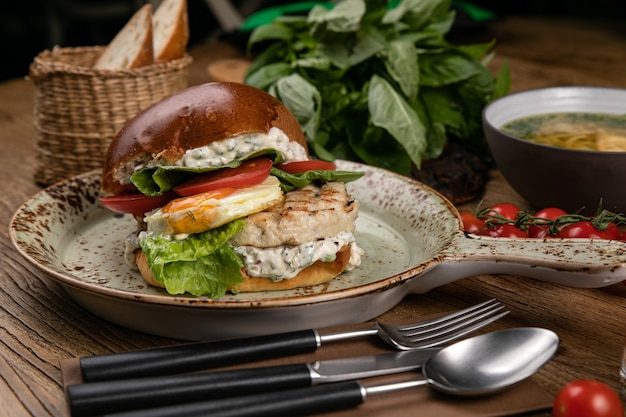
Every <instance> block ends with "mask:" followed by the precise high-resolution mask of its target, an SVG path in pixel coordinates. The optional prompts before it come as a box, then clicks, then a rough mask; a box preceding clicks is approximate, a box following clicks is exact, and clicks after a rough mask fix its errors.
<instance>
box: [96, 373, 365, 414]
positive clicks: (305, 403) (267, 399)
mask: <svg viewBox="0 0 626 417" xmlns="http://www.w3.org/2000/svg"><path fill="white" fill-rule="evenodd" d="M364 400H365V394H364V388H363V386H362V385H361V383H359V382H358V381H350V382H341V383H334V384H324V385H317V386H314V387H310V388H299V389H293V390H288V391H275V392H271V393H265V394H257V395H249V396H244V397H233V398H225V399H221V400H215V401H202V402H197V403H188V404H179V405H175V406H170V407H162V408H150V409H144V410H136V411H129V412H123V413H117V414H106V415H104V416H103V417H201V416H202V417H206V416H210V417H267V416H272V417H280V416H288V417H297V416H306V415H311V414H319V413H325V412H329V411H335V410H342V409H346V408H350V407H355V406H357V405H359V404H361V403H362V402H363V401H364Z"/></svg>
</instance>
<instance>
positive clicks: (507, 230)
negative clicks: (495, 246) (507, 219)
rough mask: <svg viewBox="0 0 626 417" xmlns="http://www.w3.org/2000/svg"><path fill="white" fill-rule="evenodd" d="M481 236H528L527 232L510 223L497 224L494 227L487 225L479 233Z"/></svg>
mask: <svg viewBox="0 0 626 417" xmlns="http://www.w3.org/2000/svg"><path fill="white" fill-rule="evenodd" d="M481 235H482V236H491V237H513V238H520V237H521V238H524V237H528V233H527V232H526V231H525V230H522V229H518V228H517V227H515V226H513V225H512V224H498V225H496V226H495V227H488V228H487V229H485V230H483V232H482V233H481Z"/></svg>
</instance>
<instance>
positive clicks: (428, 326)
mask: <svg viewBox="0 0 626 417" xmlns="http://www.w3.org/2000/svg"><path fill="white" fill-rule="evenodd" d="M508 313H509V311H508V310H504V306H503V305H502V304H501V303H500V302H499V301H497V300H495V299H492V300H488V301H486V302H483V303H481V304H477V305H475V306H473V307H469V308H466V309H465V310H461V311H459V312H456V313H452V314H447V315H445V316H441V317H439V318H436V319H434V320H430V321H428V322H421V323H417V324H411V325H405V326H392V325H386V324H383V323H380V322H376V323H375V324H376V327H378V336H379V337H381V338H382V339H383V340H385V341H386V342H388V343H390V344H391V345H392V346H395V347H396V348H397V349H401V350H411V349H425V348H431V347H437V346H441V345H443V344H446V343H449V342H451V341H453V340H456V339H459V338H461V337H463V336H465V335H467V334H469V333H471V332H473V331H475V330H477V329H480V328H481V327H483V326H486V325H487V324H489V323H492V322H494V321H496V320H498V319H500V318H502V317H504V316H506V315H507V314H508Z"/></svg>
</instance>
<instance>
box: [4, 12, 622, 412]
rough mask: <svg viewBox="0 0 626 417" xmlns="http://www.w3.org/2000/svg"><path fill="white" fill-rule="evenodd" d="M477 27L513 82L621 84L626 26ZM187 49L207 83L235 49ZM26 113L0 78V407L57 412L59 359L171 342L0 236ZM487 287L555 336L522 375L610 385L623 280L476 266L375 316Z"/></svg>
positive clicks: (27, 152)
mask: <svg viewBox="0 0 626 417" xmlns="http://www.w3.org/2000/svg"><path fill="white" fill-rule="evenodd" d="M481 36H485V37H488V38H490V37H493V38H495V39H496V41H497V44H496V53H497V56H496V58H495V59H494V61H493V62H492V64H491V65H493V68H494V69H497V68H498V67H499V65H500V64H501V63H502V62H503V61H504V60H506V61H508V62H509V65H510V68H511V73H512V78H513V91H519V90H525V89H529V88H536V87H542V86H553V85H601V86H614V87H626V70H625V69H626V35H625V33H624V31H623V29H621V28H619V27H618V26H617V25H612V24H607V23H606V22H593V21H570V20H557V19H531V18H522V17H518V18H508V19H505V20H501V21H498V22H495V23H494V24H492V26H491V27H490V29H489V32H488V33H485V34H482V35H481ZM190 53H191V55H192V56H194V59H195V62H194V64H193V67H192V69H191V74H190V76H191V78H190V79H191V83H192V84H198V83H202V82H206V81H208V75H207V72H206V68H207V65H208V64H209V63H211V62H213V61H215V60H217V59H223V58H233V57H240V56H241V52H240V51H239V50H237V49H236V48H234V47H232V46H230V45H225V44H220V43H216V42H209V43H207V44H203V45H198V46H195V47H194V48H192V49H191V51H190ZM32 111H33V86H32V84H31V82H30V81H29V80H28V79H14V80H9V81H6V82H3V83H1V84H0V141H1V142H0V143H1V145H2V149H0V184H1V185H0V187H1V190H2V192H1V197H0V218H1V222H0V227H1V228H2V230H1V233H0V253H1V255H2V259H1V260H0V414H1V415H6V416H11V417H21V416H38V417H39V416H66V415H67V411H66V402H65V398H64V396H63V392H62V381H61V373H60V369H59V362H60V361H61V360H63V359H67V358H71V357H78V356H85V355H94V354H102V353H107V352H118V351H124V350H132V349H139V348H148V347H155V346H161V345H164V344H171V343H178V342H177V341H173V340H168V339H164V338H160V337H154V336H150V335H146V334H142V333H138V332H135V331H131V330H128V329H125V328H122V327H119V326H116V325H113V324H110V323H108V322H106V321H104V320H102V319H100V318H98V317H95V316H93V315H91V314H90V313H88V312H86V311H85V310H84V309H82V308H81V307H80V306H78V305H77V304H76V303H75V302H74V301H73V300H72V299H71V298H70V297H68V295H67V294H66V293H65V292H64V291H63V289H62V288H61V287H60V286H59V285H58V284H57V283H55V282H54V281H53V280H52V279H50V278H49V277H47V276H45V275H44V274H42V273H40V272H39V271H38V270H36V269H35V268H34V267H33V266H32V265H31V264H29V263H28V262H26V261H25V260H24V259H23V258H22V257H21V256H20V254H19V253H18V252H17V251H16V250H15V249H14V248H13V246H12V244H11V242H10V239H9V235H8V227H9V222H10V219H11V216H12V214H13V213H14V212H15V211H16V210H17V209H18V207H19V206H20V204H22V202H24V201H25V200H27V199H28V198H30V197H31V196H32V195H33V194H35V193H36V192H38V191H39V190H40V189H41V188H40V187H39V186H37V185H36V184H35V183H34V182H33V172H34V166H35V161H36V153H35V141H34V131H33V126H32V122H33V117H32ZM481 200H482V204H483V205H484V204H491V203H497V202H503V201H509V202H514V203H517V204H520V205H522V206H525V202H524V201H523V200H522V199H521V197H519V196H518V195H517V194H516V193H515V192H513V191H512V190H511V189H510V187H509V186H508V185H507V184H506V182H505V181H504V180H503V178H502V177H501V176H500V175H499V173H498V172H497V171H493V172H491V179H490V182H489V184H488V186H487V189H486V192H485V195H484V196H483V197H482V199H481ZM478 203H479V202H478V201H476V202H472V203H469V204H466V205H464V206H463V207H460V208H462V209H465V208H470V209H471V208H472V207H474V206H475V205H476V204H478ZM491 297H495V298H497V299H499V300H500V301H502V302H503V303H504V304H505V305H507V306H508V307H509V308H510V309H511V314H510V315H509V316H507V317H505V318H504V319H502V320H500V321H498V322H497V323H495V324H493V325H491V326H490V329H491V330H495V329H500V328H509V327H516V326H541V327H546V328H549V329H552V330H554V331H556V332H557V333H558V335H559V336H560V338H561V346H560V349H559V352H558V354H557V356H556V357H555V358H554V359H553V360H552V361H551V362H550V363H549V364H548V365H547V366H546V367H545V368H544V369H543V370H541V371H540V372H539V373H538V374H537V375H535V376H534V377H533V378H534V379H535V381H537V382H538V383H539V384H540V385H541V386H542V387H544V388H545V389H546V390H547V391H548V392H549V393H551V394H556V393H557V392H558V390H559V389H560V388H561V387H563V386H564V385H565V384H566V383H567V382H569V381H571V380H573V379H577V378H593V379H597V380H600V381H603V382H605V383H607V384H609V385H610V386H612V387H613V388H614V389H616V390H617V389H618V384H619V382H618V368H619V363H620V358H621V355H622V349H623V346H624V338H625V331H626V285H622V284H617V285H613V286H610V287H606V288H603V289H573V288H569V287H561V286H556V285H552V284H547V283H543V282H538V281H534V280H531V279H528V278H524V277H517V276H505V275H481V276H475V277H471V278H466V279H463V280H460V281H458V282H456V283H453V284H448V285H445V286H443V287H440V288H438V289H435V290H433V291H431V292H429V293H427V294H423V295H410V296H408V297H406V299H405V300H404V301H403V302H402V303H401V304H399V305H398V306H396V307H395V308H394V309H392V310H391V311H389V312H387V313H385V314H384V315H382V316H381V317H380V319H381V320H390V321H393V320H396V321H398V320H406V318H409V317H412V318H415V319H417V318H419V317H421V316H425V315H431V314H437V313H441V312H444V311H450V310H452V309H456V308H462V307H467V306H469V305H471V304H473V303H475V302H476V301H479V300H484V299H487V298H491ZM535 415H541V416H548V415H549V413H548V412H545V413H539V414H535Z"/></svg>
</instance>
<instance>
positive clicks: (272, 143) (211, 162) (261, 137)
mask: <svg viewBox="0 0 626 417" xmlns="http://www.w3.org/2000/svg"><path fill="white" fill-rule="evenodd" d="M268 148H273V149H276V150H278V151H279V152H280V153H281V154H282V155H283V158H285V161H286V162H288V161H301V160H304V159H308V156H307V154H306V150H305V149H304V147H303V146H302V145H300V144H299V143H297V142H292V141H290V140H289V137H287V135H285V133H284V132H283V131H282V130H280V129H278V128H276V127H272V128H271V129H270V130H269V132H268V133H267V134H265V133H258V132H251V133H244V134H242V135H238V136H233V137H232V138H230V139H226V140H222V141H219V142H213V143H211V144H209V145H206V146H202V147H200V148H195V149H189V150H188V151H186V152H185V154H184V155H183V157H182V158H181V159H180V160H178V161H176V162H175V163H174V164H172V165H174V166H183V167H189V168H206V167H213V166H216V167H217V166H222V165H225V164H228V163H230V162H231V161H232V160H234V159H236V158H240V157H242V156H245V155H248V154H250V153H252V152H256V151H259V150H261V149H268ZM159 165H161V164H160V163H159V161H158V160H153V161H150V162H148V163H146V164H145V165H144V166H143V167H138V169H141V168H155V167H158V166H159Z"/></svg>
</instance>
